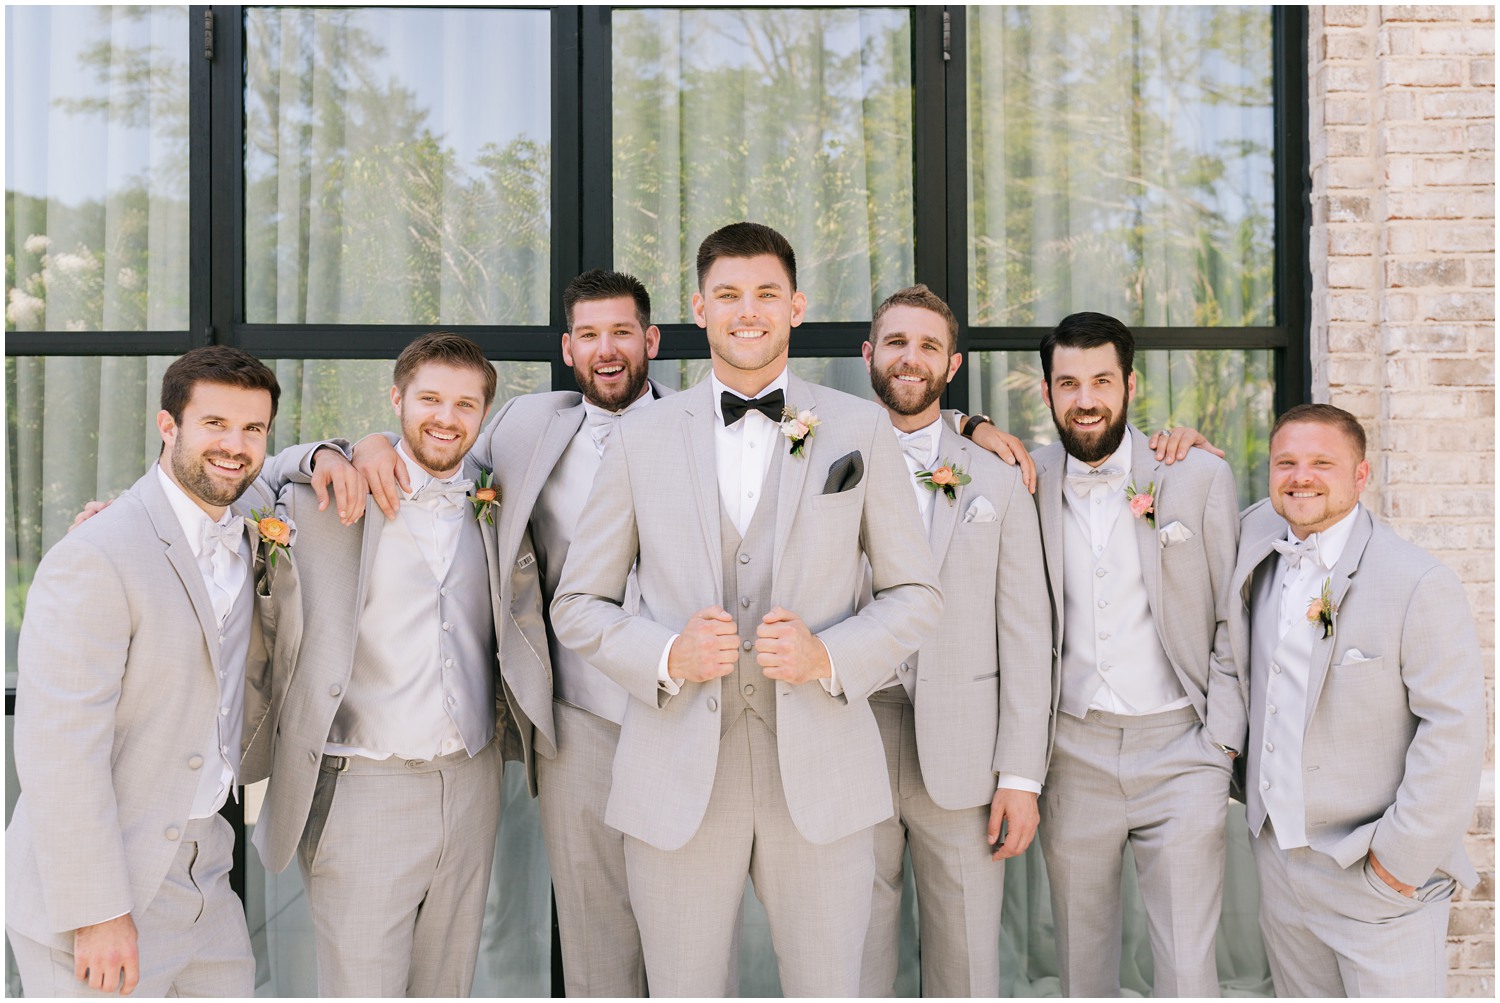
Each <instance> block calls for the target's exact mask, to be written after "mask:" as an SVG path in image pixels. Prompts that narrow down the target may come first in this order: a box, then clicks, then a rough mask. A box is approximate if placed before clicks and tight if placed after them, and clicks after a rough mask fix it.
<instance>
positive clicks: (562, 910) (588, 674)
mask: <svg viewBox="0 0 1500 1003" xmlns="http://www.w3.org/2000/svg"><path fill="white" fill-rule="evenodd" d="M563 312H564V314H565V315H566V317H567V321H568V330H567V332H565V333H564V334H563V336H562V354H563V360H564V361H565V362H567V364H568V365H570V366H572V367H573V375H574V377H575V378H576V379H577V381H578V386H579V388H580V389H581V390H582V393H579V392H577V391H557V392H553V393H539V394H526V395H524V396H520V397H514V398H512V399H511V400H509V401H507V402H506V403H505V406H504V407H502V408H501V409H500V411H499V413H498V414H496V416H495V420H494V421H492V422H491V423H490V425H489V427H488V428H486V429H485V431H484V432H483V433H481V435H480V436H479V439H478V441H477V442H476V443H475V445H474V449H473V452H472V453H471V454H470V455H471V456H472V457H473V458H474V459H475V460H477V461H478V462H479V463H480V464H482V465H484V466H486V467H490V468H492V469H493V470H494V476H495V483H496V485H497V486H498V488H499V490H500V498H501V507H500V514H499V517H498V520H497V521H498V530H497V535H498V540H499V551H498V552H499V554H500V555H501V557H500V561H499V564H498V566H500V567H510V566H512V565H514V564H515V563H516V562H517V560H518V559H519V560H528V559H530V557H531V556H532V555H533V554H534V555H535V560H536V568H537V570H538V571H539V572H540V577H541V594H542V598H543V600H544V602H545V603H548V604H550V603H551V601H552V596H553V594H554V593H555V592H556V590H557V583H558V579H559V578H560V577H561V575H562V567H563V562H564V560H565V559H566V558H567V556H568V547H569V544H570V542H571V541H572V539H573V535H574V532H575V530H576V529H577V527H578V525H579V523H580V521H581V520H582V519H583V518H584V517H585V510H584V502H585V501H586V500H587V498H588V494H589V487H590V486H591V485H592V484H593V482H594V473H595V471H597V470H598V468H599V461H600V457H602V456H603V455H604V447H605V443H606V442H607V441H608V439H609V437H610V435H611V434H612V433H613V431H614V430H615V428H616V427H617V426H618V424H619V421H620V419H621V418H622V417H623V416H624V415H625V414H627V413H633V412H635V411H637V410H639V409H641V408H644V407H647V406H649V405H650V404H651V402H652V401H653V400H654V399H656V398H658V397H662V396H665V395H667V394H670V393H671V391H670V390H668V389H666V388H665V387H662V386H659V385H658V384H655V383H652V382H650V381H648V380H647V377H646V371H647V363H648V362H649V361H650V360H651V359H654V358H656V351H657V346H658V344H659V343H660V338H661V334H660V332H659V331H658V330H657V328H656V326H655V325H653V324H652V323H651V298H650V296H649V295H648V293H647V292H646V288H645V287H644V286H643V285H641V283H640V282H639V281H638V280H637V279H636V278H634V277H633V276H630V275H625V274H622V273H620V272H613V271H606V270H603V269H594V270H592V271H588V272H584V273H583V274H582V275H579V276H578V277H576V278H575V279H573V280H572V281H571V282H569V283H568V285H567V288H566V289H565V290H564V292H563ZM393 460H394V453H393V451H392V450H391V448H390V445H389V442H388V440H387V439H386V438H385V437H384V436H371V437H369V438H368V439H366V440H364V441H363V442H361V443H359V445H358V446H356V448H355V463H356V465H357V466H358V468H359V470H360V471H361V473H363V474H364V475H365V476H366V477H367V478H368V479H369V482H370V486H371V491H372V493H373V494H374V497H375V499H376V501H377V503H378V504H380V505H381V506H382V507H383V508H385V509H386V510H387V511H391V510H394V509H395V508H396V506H397V505H398V504H399V492H400V486H401V485H400V479H401V477H402V476H403V474H404V470H403V469H402V468H401V467H400V466H399V465H397V464H395V463H393V462H392V461H393ZM334 462H336V461H334ZM528 527H529V538H528ZM531 541H535V548H534V549H533V546H532V543H531ZM526 598H527V597H526V596H519V597H518V596H517V595H516V594H515V593H514V590H512V589H510V588H506V589H505V590H504V591H503V592H502V593H501V601H502V603H504V604H505V605H506V606H507V607H509V606H510V605H512V604H514V603H517V602H520V601H524V600H525V599H526ZM531 598H532V599H534V598H535V597H534V595H533V596H532V597H531ZM633 601H634V596H633V595H632V601H631V604H630V605H631V606H632V608H633ZM545 645H546V646H545V648H543V649H542V650H543V651H544V652H547V653H549V654H550V658H551V681H552V683H551V684H552V688H553V695H554V702H553V706H552V714H553V720H554V722H555V727H556V736H557V755H556V756H555V757H554V758H541V759H539V760H538V761H537V763H536V771H535V776H534V786H533V791H534V792H535V793H536V794H537V798H538V803H539V807H540V809H541V819H542V835H543V838H544V840H545V841H546V844H547V857H548V861H549V863H550V865H551V868H552V885H553V890H554V893H555V895H556V899H557V922H558V929H559V934H560V937H561V940H562V953H563V973H564V978H565V981H566V987H567V993H568V995H569V996H605V997H620V996H644V995H645V994H646V968H645V963H644V961H643V960H642V956H641V937H640V932H639V930H638V929H637V927H636V922H635V915H634V913H633V912H632V911H631V908H630V894H629V890H628V888H627V887H626V881H625V844H624V836H623V835H621V834H620V833H619V832H618V831H616V830H614V829H611V828H609V827H608V826H606V825H605V824H604V806H605V802H606V801H607V800H608V797H609V782H610V773H609V764H610V762H611V761H612V760H613V759H614V753H615V746H616V745H617V743H618V742H619V737H620V722H621V721H622V720H623V718H624V716H625V704H626V701H627V700H628V697H627V695H626V693H625V690H624V689H622V688H621V687H620V686H619V684H617V683H615V682H614V681H613V680H611V679H610V678H609V677H608V676H606V675H604V673H602V672H600V671H599V670H598V669H597V668H595V667H593V666H592V665H590V664H589V663H588V662H587V661H585V660H584V659H583V658H581V657H580V656H578V655H577V654H575V653H574V652H572V651H570V650H568V649H567V648H564V647H563V646H562V645H560V644H558V642H557V638H556V636H555V635H554V634H553V633H552V630H551V624H550V620H549V621H548V624H547V633H546V638H545ZM502 650H504V645H502ZM505 661H506V663H507V664H506V666H505V667H506V670H507V672H512V671H513V666H512V665H511V664H510V660H509V659H506V660H505ZM532 665H533V668H539V666H536V665H535V663H534V662H533V663H532ZM540 680H541V682H542V683H544V684H545V682H546V674H545V672H544V674H543V675H541V676H540ZM730 971H731V974H730V981H731V982H733V981H734V979H735V976H734V974H733V972H734V969H733V967H731V970H730Z"/></svg>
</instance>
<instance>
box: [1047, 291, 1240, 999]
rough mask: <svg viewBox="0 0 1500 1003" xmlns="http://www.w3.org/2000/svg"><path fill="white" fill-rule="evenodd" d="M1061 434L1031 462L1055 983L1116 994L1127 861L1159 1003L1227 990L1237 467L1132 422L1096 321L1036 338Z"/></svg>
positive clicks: (1111, 336)
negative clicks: (1220, 948) (1153, 441)
mask: <svg viewBox="0 0 1500 1003" xmlns="http://www.w3.org/2000/svg"><path fill="white" fill-rule="evenodd" d="M1041 356H1042V373H1043V384H1042V396H1043V399H1044V400H1046V402H1047V404H1048V406H1049V407H1050V408H1051V409H1052V418H1053V422H1054V424H1056V426H1057V431H1058V437H1059V441H1058V442H1057V443H1055V444H1053V445H1050V446H1047V447H1045V448H1043V449H1041V450H1039V451H1038V452H1037V453H1036V454H1034V455H1035V459H1036V462H1037V476H1038V488H1037V506H1038V508H1039V510H1040V513H1041V527H1042V542H1043V545H1044V548H1045V551H1046V565H1047V576H1048V580H1049V582H1050V584H1051V589H1052V597H1053V610H1054V614H1053V630H1054V633H1055V636H1056V638H1057V647H1056V648H1054V652H1053V653H1054V668H1053V682H1052V705H1053V711H1054V713H1053V722H1052V750H1051V765H1050V768H1049V772H1048V774H1047V778H1046V780H1047V786H1046V790H1045V791H1044V792H1043V794H1042V798H1041V816H1042V825H1041V832H1042V850H1043V853H1044V854H1045V856H1046V860H1047V871H1048V875H1049V879H1050V882H1051V886H1052V910H1053V915H1054V918H1055V920H1056V924H1057V951H1058V967H1059V972H1060V974H1061V977H1062V990H1063V992H1064V993H1065V994H1067V995H1070V996H1116V995H1119V992H1120V982H1119V971H1120V937H1121V922H1122V921H1121V904H1120V871H1121V867H1122V857H1123V851H1124V849H1125V847H1126V846H1127V845H1128V846H1129V847H1130V848H1131V850H1132V852H1133V853H1134V856H1135V862H1136V869H1137V872H1138V875H1139V879H1140V888H1141V896H1142V898H1143V900H1144V903H1145V907H1146V915H1147V920H1148V924H1149V931H1150V938H1151V951H1152V957H1153V960H1154V970H1155V991H1156V994H1157V995H1158V996H1217V995H1218V993H1219V983H1218V976H1217V972H1216V969H1215V965H1214V933H1215V929H1216V927H1217V926H1218V922H1219V909H1220V902H1221V899H1222V894H1223V884H1224V816H1225V801H1226V799H1227V797H1228V793H1229V775H1230V769H1231V765H1232V763H1231V760H1232V759H1233V757H1234V756H1235V755H1237V754H1238V753H1239V751H1240V750H1242V749H1243V748H1244V742H1245V714H1246V710H1245V693H1244V684H1243V682H1242V680H1241V677H1240V673H1239V671H1238V670H1237V667H1236V662H1235V659H1234V657H1233V654H1232V651H1231V645H1230V635H1229V622H1228V621H1229V617H1230V601H1229V597H1230V595H1231V593H1230V576H1231V575H1232V573H1233V571H1234V556H1235V541H1236V538H1237V529H1238V522H1237V519H1236V504H1235V492H1234V482H1233V479H1232V477H1231V475H1230V472H1229V467H1228V465H1227V464H1225V463H1224V462H1223V461H1222V460H1220V459H1218V458H1216V457H1214V456H1211V455H1210V454H1209V453H1207V452H1206V451H1204V450H1196V449H1195V450H1189V451H1188V455H1187V456H1186V458H1185V459H1179V460H1178V461H1177V462H1176V463H1175V464H1173V465H1171V466H1170V467H1168V466H1166V465H1164V464H1162V463H1160V462H1159V461H1158V460H1157V459H1156V458H1155V457H1154V456H1153V455H1152V453H1151V450H1150V447H1149V446H1148V444H1147V441H1146V437H1145V436H1144V435H1142V434H1141V433H1140V432H1139V431H1137V430H1136V429H1135V428H1134V427H1132V426H1131V425H1130V424H1129V423H1128V414H1129V406H1130V401H1131V399H1132V398H1133V397H1134V396H1135V386H1136V380H1135V374H1134V373H1133V372H1132V368H1131V367H1132V362H1133V360H1134V356H1135V340H1134V338H1133V337H1132V336H1131V333H1130V331H1129V330H1128V329H1127V328H1126V327H1125V326H1124V325H1123V324H1121V323H1120V322H1119V321H1118V320H1115V319H1114V318H1112V317H1106V316H1104V315H1102V314H1097V313H1078V314H1073V315H1072V316H1070V317H1067V318H1064V320H1063V321H1062V323H1060V324H1059V325H1058V326H1057V328H1056V330H1054V331H1053V332H1052V333H1050V334H1048V335H1047V337H1046V338H1044V339H1043V341H1042V345H1041Z"/></svg>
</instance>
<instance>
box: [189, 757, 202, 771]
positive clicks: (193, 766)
mask: <svg viewBox="0 0 1500 1003" xmlns="http://www.w3.org/2000/svg"><path fill="white" fill-rule="evenodd" d="M202 767H203V757H202V756H191V757H189V758H188V769H190V770H197V769H201V768H202Z"/></svg>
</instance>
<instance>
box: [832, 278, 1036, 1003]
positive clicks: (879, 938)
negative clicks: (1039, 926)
mask: <svg viewBox="0 0 1500 1003" xmlns="http://www.w3.org/2000/svg"><path fill="white" fill-rule="evenodd" d="M957 342H958V322H957V320H956V319H955V318H954V316H953V312H952V311H951V310H949V309H948V304H946V303H944V302H943V301H942V300H941V299H940V298H939V297H938V296H936V295H935V294H934V293H933V292H932V291H931V290H929V289H928V288H927V287H926V286H921V285H919V286H914V287H912V288H909V289H903V290H901V291H900V292H897V293H896V294H894V295H893V296H891V297H889V298H888V299H887V300H886V301H885V302H884V303H882V304H881V305H880V307H879V308H878V309H877V310H876V311H875V318H874V320H873V321H872V322H871V324H870V340H869V341H867V342H865V345H864V357H865V364H866V365H867V366H868V367H869V370H870V383H871V385H872V386H873V387H874V388H875V393H876V395H877V396H878V397H879V398H880V402H881V403H882V404H883V405H885V409H886V413H887V414H889V415H890V419H891V423H892V424H893V425H894V426H895V431H896V438H897V440H898V441H899V442H900V444H901V449H902V452H903V453H904V454H905V456H906V466H907V469H908V471H909V473H910V475H911V478H910V480H909V481H908V483H909V485H910V487H909V489H908V490H910V491H911V492H913V493H914V494H915V496H916V499H917V505H918V509H919V511H920V512H921V515H922V517H923V520H924V522H925V527H924V528H925V529H926V530H927V540H928V543H929V545H930V546H931V548H932V553H933V556H934V557H935V558H936V559H937V561H938V563H939V566H940V568H941V583H942V588H943V596H944V604H943V618H942V620H941V622H939V623H938V624H937V627H936V629H935V630H933V631H931V632H930V633H929V634H928V635H927V638H926V640H925V642H924V643H923V645H922V647H921V649H920V650H919V651H917V652H914V653H912V654H911V655H910V656H908V657H907V658H906V659H905V660H904V661H902V662H900V664H899V665H897V666H895V670H896V671H895V672H894V673H892V677H891V679H890V682H889V685H887V686H885V687H883V688H882V689H879V690H876V691H875V693H874V694H873V695H871V697H870V707H871V709H872V710H873V711H874V712H875V720H876V723H877V724H878V725H879V727H880V737H881V740H882V741H883V743H884V745H885V756H886V765H887V767H888V769H889V771H890V785H891V794H892V797H893V798H894V800H895V803H896V814H895V816H893V817H892V818H889V819H886V820H885V821H884V822H881V823H879V824H878V825H877V826H876V827H875V866H876V875H875V887H874V901H873V904H872V906H871V916H870V928H869V934H868V936H867V938H866V940H865V949H864V966H863V975H862V978H861V984H860V995H862V996H892V995H894V993H895V982H896V963H897V959H898V953H899V952H898V950H897V946H898V945H897V941H898V933H899V915H900V907H901V892H902V858H903V857H904V855H905V851H907V850H909V851H910V853H911V859H912V868H913V871H914V872H915V877H916V887H917V901H918V904H919V914H920V921H921V925H922V937H921V952H922V993H923V995H925V996H980V997H986V996H988V997H993V996H998V995H999V994H1000V908H1001V899H1002V896H1003V893H1004V889H1005V871H1004V863H1003V862H1004V861H1005V860H1006V859H1007V858H1010V857H1014V856H1016V855H1018V854H1020V853H1021V852H1023V851H1024V850H1025V849H1026V847H1027V846H1029V845H1030V844H1031V840H1032V837H1033V836H1034V835H1035V833H1036V826H1037V806H1036V803H1037V794H1038V793H1039V792H1040V791H1041V780H1042V777H1043V774H1044V773H1045V771H1046V757H1047V712H1048V700H1049V697H1050V695H1051V631H1050V623H1051V608H1050V606H1049V605H1048V602H1047V595H1046V593H1045V591H1044V590H1043V589H1041V588H1038V584H1039V583H1038V581H1037V571H1038V569H1039V568H1041V567H1042V540H1041V536H1040V533H1039V532H1038V529H1037V517H1036V508H1035V506H1033V505H1032V503H1031V499H1030V497H1029V495H1028V493H1027V491H1026V486H1025V484H1024V483H1022V480H1021V475H1020V473H1018V472H1017V471H1016V470H1015V469H1014V468H1012V467H1009V466H1006V465H1005V464H1004V463H1002V462H1001V461H1000V460H999V459H997V458H995V457H993V456H990V455H989V454H988V453H986V452H985V451H984V450H983V449H979V448H974V447H971V446H970V444H969V443H968V442H967V441H966V440H965V439H963V438H962V437H961V436H959V435H958V433H956V432H955V431H954V430H953V428H952V427H951V426H950V425H949V424H948V423H947V422H945V421H944V420H943V416H942V414H941V412H940V411H939V408H938V399H939V398H940V397H941V396H942V393H943V390H944V389H945V388H946V387H947V386H948V383H949V382H950V381H951V380H952V379H953V377H954V375H955V374H956V373H957V372H958V367H959V365H960V364H961V363H962V362H963V356H962V355H961V354H960V353H959V352H958V351H957ZM1002 826H1004V827H1005V834H1004V837H1003V839H1002V836H1001V832H1002Z"/></svg>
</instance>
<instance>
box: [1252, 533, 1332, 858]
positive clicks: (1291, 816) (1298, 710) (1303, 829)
mask: <svg viewBox="0 0 1500 1003" xmlns="http://www.w3.org/2000/svg"><path fill="white" fill-rule="evenodd" d="M1272 556H1275V555H1274V554H1273V555H1272ZM1272 566H1273V568H1274V570H1273V571H1272V573H1271V574H1268V575H1266V576H1265V582H1264V583H1263V584H1264V586H1265V591H1264V594H1263V595H1261V596H1258V597H1257V598H1258V599H1260V600H1261V602H1260V603H1258V604H1257V606H1256V608H1257V609H1260V610H1264V611H1266V613H1267V615H1264V616H1259V617H1255V618H1254V627H1253V629H1254V631H1255V634H1256V635H1257V636H1256V637H1255V638H1254V639H1253V642H1252V647H1251V659H1252V661H1251V667H1252V668H1251V670H1252V671H1254V672H1257V673H1260V677H1261V678H1262V679H1264V680H1265V691H1266V700H1265V714H1264V717H1263V718H1262V725H1261V727H1262V731H1261V743H1262V744H1261V751H1260V756H1259V763H1260V769H1259V770H1257V771H1256V772H1257V773H1258V774H1259V775H1258V776H1255V777H1252V778H1251V782H1252V783H1253V784H1255V786H1256V788H1257V789H1258V790H1257V793H1258V794H1259V796H1260V799H1261V802H1262V803H1263V804H1264V805H1265V810H1266V814H1267V815H1269V816H1270V817H1271V824H1272V826H1274V827H1275V830H1276V841H1277V842H1278V843H1279V844H1280V845H1281V848H1282V849H1284V850H1290V849H1292V848H1293V847H1297V846H1306V845H1308V844H1307V802H1306V800H1305V798H1304V793H1303V786H1302V734H1303V730H1304V725H1305V722H1306V716H1307V679H1308V676H1309V675H1310V673H1311V669H1312V653H1313V643H1314V641H1315V640H1316V639H1317V637H1318V635H1319V632H1320V630H1321V628H1319V627H1318V626H1316V625H1314V624H1310V623H1306V622H1293V624H1292V626H1291V628H1290V629H1289V630H1288V631H1287V632H1286V634H1285V635H1284V636H1283V637H1281V638H1280V640H1279V641H1278V640H1277V639H1276V634H1277V633H1278V631H1279V628H1280V622H1281V618H1280V617H1279V616H1275V615H1274V614H1272V612H1271V611H1273V610H1275V609H1277V607H1278V604H1279V601H1280V598H1281V589H1282V577H1283V576H1282V568H1281V562H1280V561H1273V562H1272ZM1267 651H1269V652H1270V658H1269V659H1267V658H1266V657H1265V652H1267Z"/></svg>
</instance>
